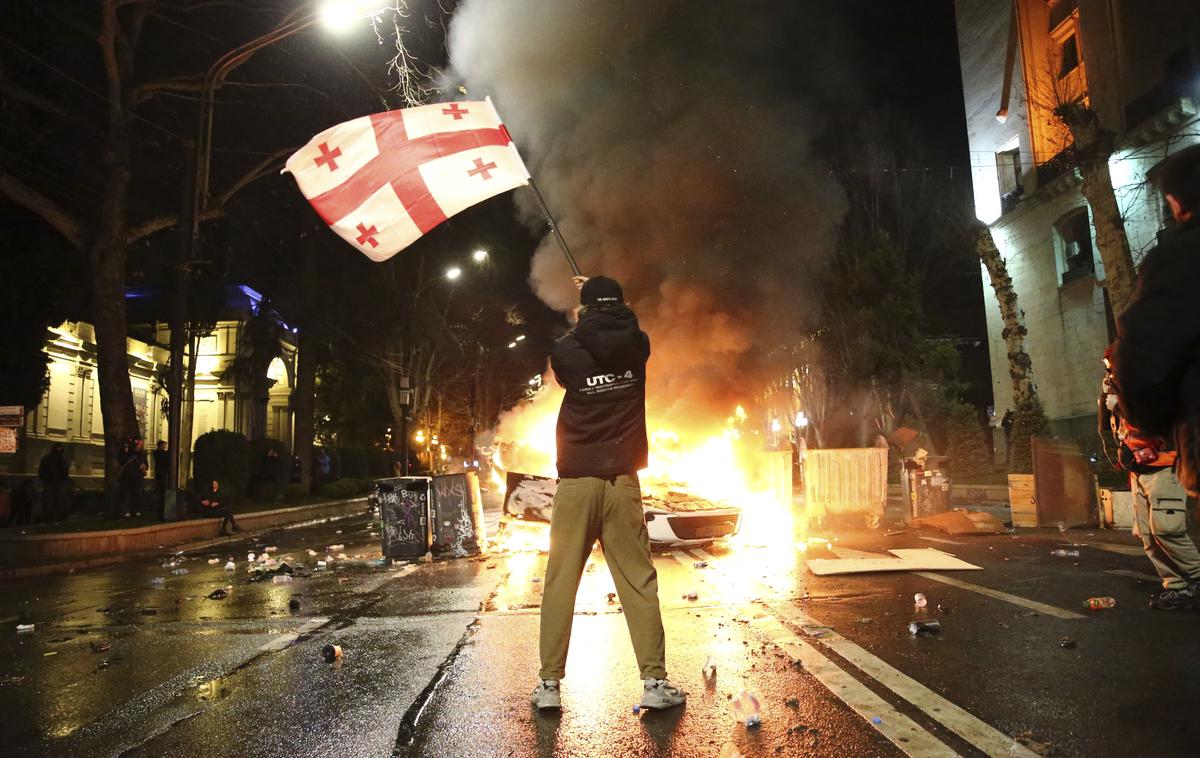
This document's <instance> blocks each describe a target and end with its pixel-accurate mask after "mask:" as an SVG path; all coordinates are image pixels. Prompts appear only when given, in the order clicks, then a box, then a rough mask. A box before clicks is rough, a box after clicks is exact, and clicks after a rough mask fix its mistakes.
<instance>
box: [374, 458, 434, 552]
mask: <svg viewBox="0 0 1200 758" xmlns="http://www.w3.org/2000/svg"><path fill="white" fill-rule="evenodd" d="M432 489H433V479H432V478H430V477H427V476H402V477H394V478H390V479H379V480H377V481H376V482H375V492H374V493H372V495H371V498H372V500H373V501H374V502H375V504H376V505H377V506H379V520H380V523H381V527H380V530H379V534H380V539H381V540H382V543H383V544H382V550H383V555H384V556H385V557H387V558H420V557H422V556H424V555H425V554H426V553H428V552H430V548H431V547H432V545H433V534H432V532H431V530H430V519H429V508H430V502H431V500H432Z"/></svg>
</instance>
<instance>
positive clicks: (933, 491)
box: [904, 455, 950, 518]
mask: <svg viewBox="0 0 1200 758" xmlns="http://www.w3.org/2000/svg"><path fill="white" fill-rule="evenodd" d="M904 486H905V490H906V491H907V493H908V504H909V516H910V517H912V518H921V517H923V516H933V515H935V514H938V513H945V512H946V511H948V510H950V458H949V457H948V456H945V455H928V456H922V455H916V456H912V457H910V458H905V459H904Z"/></svg>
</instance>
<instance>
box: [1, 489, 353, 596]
mask: <svg viewBox="0 0 1200 758" xmlns="http://www.w3.org/2000/svg"><path fill="white" fill-rule="evenodd" d="M366 506H367V498H366V497H358V498H350V499H347V500H332V501H328V502H324V503H313V504H311V505H301V506H295V507H291V508H276V509H274V510H270V511H257V512H254V513H246V514H242V515H240V516H239V517H238V523H239V524H240V525H242V532H241V533H240V534H237V535H234V536H230V537H225V538H222V537H219V536H218V535H219V531H220V526H221V520H220V519H216V518H212V519H192V520H188V521H178V522H172V523H167V524H155V525H152V526H143V527H134V528H131V529H111V530H106V531H102V532H72V533H69V534H35V535H17V536H10V537H0V580H4V579H17V578H22V577H31V576H44V575H46V574H53V573H59V572H63V571H72V570H75V569H80V568H90V567H94V566H106V565H110V564H114V563H123V562H125V561H129V560H134V559H136V558H140V557H143V556H145V555H149V554H155V553H159V552H161V551H162V550H164V549H167V548H171V549H172V550H175V551H188V550H203V549H205V548H207V547H212V546H216V545H223V544H226V543H228V542H236V541H240V540H243V539H245V538H246V537H249V536H252V535H254V534H261V533H263V532H268V531H271V530H274V529H280V528H286V527H288V526H291V525H293V524H297V523H303V522H305V521H311V520H315V519H321V518H344V517H346V516H352V515H355V514H357V513H359V512H361V511H362V510H365V509H366ZM39 558H40V559H41V560H38V559H39Z"/></svg>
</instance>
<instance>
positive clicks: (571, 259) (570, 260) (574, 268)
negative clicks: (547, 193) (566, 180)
mask: <svg viewBox="0 0 1200 758" xmlns="http://www.w3.org/2000/svg"><path fill="white" fill-rule="evenodd" d="M529 189H531V190H533V196H534V197H535V198H537V201H538V205H540V206H542V213H545V214H546V221H547V223H549V224H550V231H552V232H554V237H555V239H557V240H558V245H559V247H561V248H562V251H563V255H565V256H566V258H567V265H569V266H570V267H571V274H572V275H573V276H583V274H582V273H580V271H579V264H577V263H576V262H575V256H573V255H571V249H570V248H569V247H567V241H566V240H565V239H563V236H562V232H560V231H559V230H558V224H556V223H555V222H554V217H553V216H551V215H550V208H549V207H548V206H547V205H546V199H545V198H544V197H542V192H541V190H539V189H538V186H537V184H535V183H534V181H533V177H532V176H531V177H529Z"/></svg>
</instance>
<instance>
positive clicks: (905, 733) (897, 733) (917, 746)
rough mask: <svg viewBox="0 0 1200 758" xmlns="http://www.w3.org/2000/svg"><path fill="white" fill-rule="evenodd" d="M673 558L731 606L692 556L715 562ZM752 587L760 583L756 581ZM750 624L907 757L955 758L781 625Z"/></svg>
mask: <svg viewBox="0 0 1200 758" xmlns="http://www.w3.org/2000/svg"><path fill="white" fill-rule="evenodd" d="M671 555H672V556H673V557H674V558H675V560H677V561H678V562H679V563H680V564H682V565H683V567H684V568H691V569H693V570H694V571H695V572H696V575H697V577H698V578H699V579H700V581H702V582H704V583H705V584H708V585H710V586H712V587H713V588H714V589H715V590H716V591H717V592H718V593H720V594H721V595H723V596H725V597H726V598H728V599H729V600H731V601H732V600H733V596H734V593H733V588H732V587H730V586H729V584H728V582H726V581H725V580H724V579H723V578H722V577H721V576H720V574H719V568H718V571H716V572H708V571H707V570H706V569H695V567H694V565H693V564H694V562H695V558H693V557H692V556H693V555H694V556H696V557H697V558H699V559H700V560H703V561H708V562H709V565H710V566H715V565H716V564H714V561H715V560H716V559H715V558H713V556H711V555H709V554H708V553H707V552H705V551H704V550H700V549H693V551H692V555H688V554H687V553H684V552H683V551H679V550H676V551H673V552H672V553H671ZM756 584H761V583H760V582H757V581H756ZM744 608H745V611H746V615H747V616H748V617H751V618H752V614H753V612H754V610H756V609H759V608H760V607H759V606H756V605H753V604H749V603H747V604H744ZM751 623H752V624H754V625H755V626H756V627H757V628H758V629H759V630H760V631H762V632H763V633H764V634H765V635H766V636H767V638H768V639H770V640H771V642H772V643H773V644H775V645H776V646H778V647H779V648H780V649H781V650H783V651H784V652H785V653H786V654H787V655H788V656H789V657H790V658H791V659H792V660H793V661H798V662H799V663H800V665H801V666H802V667H803V668H804V669H805V670H807V671H808V672H809V673H810V674H812V675H813V677H814V678H816V680H817V681H819V682H820V683H821V684H822V685H824V686H825V688H826V689H828V690H829V692H830V693H832V694H833V695H834V696H835V697H837V698H838V699H839V700H841V701H842V702H843V703H845V704H846V706H847V707H849V708H850V710H852V711H854V712H855V713H856V714H857V715H859V716H860V717H862V719H863V720H865V721H866V722H867V723H868V724H870V725H871V726H872V727H874V728H875V729H876V730H877V731H878V732H879V733H880V734H882V735H883V736H884V737H886V738H887V739H888V740H889V741H891V742H892V744H894V745H895V746H896V747H897V748H899V749H900V751H901V752H903V753H904V754H905V755H908V756H910V757H911V758H942V757H943V756H955V755H957V753H955V752H954V751H953V750H952V749H951V748H950V747H949V746H947V745H946V744H945V743H943V742H942V741H941V740H939V739H937V738H936V737H934V736H933V735H932V734H931V733H930V732H929V731H928V730H926V729H924V728H923V727H922V726H920V725H919V724H917V723H916V722H914V721H913V720H912V719H910V718H909V717H908V716H905V715H904V714H903V713H900V712H899V711H897V710H896V708H895V707H894V706H892V705H891V704H890V703H888V702H887V701H886V700H884V699H883V698H881V697H879V695H876V694H875V693H874V692H872V691H871V690H870V689H869V688H868V687H867V686H866V685H864V684H863V683H862V682H860V681H858V680H857V679H855V678H854V677H853V676H851V675H850V674H848V673H846V672H845V671H844V670H843V669H842V668H841V667H840V666H838V665H837V664H836V663H834V662H833V661H831V660H830V659H829V658H827V657H825V656H824V655H823V654H822V653H821V652H820V651H819V650H817V649H816V648H814V647H813V646H812V645H810V644H809V643H808V642H805V641H804V640H802V639H800V638H799V637H798V636H796V634H795V633H793V632H792V631H791V630H790V629H788V628H787V627H785V626H784V625H783V624H781V623H780V622H779V620H778V619H776V618H774V617H773V616H769V615H763V616H762V618H757V619H754V618H752V621H751ZM875 719H878V720H879V721H878V723H876V721H875Z"/></svg>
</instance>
